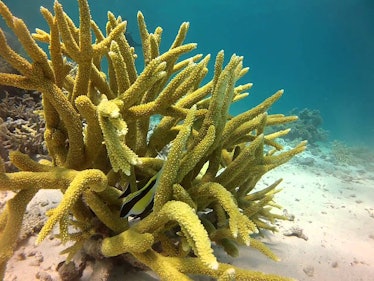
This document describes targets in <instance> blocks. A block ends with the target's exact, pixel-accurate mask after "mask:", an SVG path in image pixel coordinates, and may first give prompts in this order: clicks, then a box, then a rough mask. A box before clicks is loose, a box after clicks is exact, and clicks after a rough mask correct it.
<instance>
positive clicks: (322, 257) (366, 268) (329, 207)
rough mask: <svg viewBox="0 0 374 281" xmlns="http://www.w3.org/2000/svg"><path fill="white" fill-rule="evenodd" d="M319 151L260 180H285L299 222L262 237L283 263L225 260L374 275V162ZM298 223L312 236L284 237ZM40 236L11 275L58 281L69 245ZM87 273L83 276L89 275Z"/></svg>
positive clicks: (304, 271) (246, 257) (256, 266)
mask: <svg viewBox="0 0 374 281" xmlns="http://www.w3.org/2000/svg"><path fill="white" fill-rule="evenodd" d="M314 154H317V156H313V155H312V154H311V153H310V152H306V153H304V154H303V155H302V156H297V157H295V159H293V160H292V161H291V162H290V163H287V164H285V165H283V166H281V167H278V168H277V169H275V170H273V171H271V172H270V173H268V174H267V175H265V177H264V178H263V179H262V181H261V183H259V187H261V186H264V185H269V184H271V183H272V182H273V181H275V180H276V179H279V178H283V179H284V181H283V182H282V183H281V184H280V187H282V188H283V190H282V191H281V192H280V193H278V194H277V195H276V202H277V203H279V204H281V205H282V206H283V207H284V208H286V209H287V211H288V213H289V214H293V215H294V216H295V220H294V221H278V222H277V225H278V227H279V231H278V232H277V233H274V234H272V233H268V234H267V236H266V237H264V238H263V239H262V241H263V242H265V243H266V244H267V245H268V246H269V247H270V248H271V249H272V250H273V251H274V252H275V253H276V254H277V255H278V256H279V257H280V258H281V261H280V262H273V261H271V260H269V259H267V258H266V257H264V256H263V255H262V254H261V253H258V252H256V251H254V250H251V249H249V248H242V249H241V252H240V257H239V258H235V259H232V258H229V257H227V256H226V255H225V254H223V253H222V251H217V253H218V255H219V257H220V260H221V261H225V262H230V263H233V264H234V265H237V266H240V267H243V268H247V269H252V270H258V271H263V272H266V273H277V274H281V275H284V276H289V277H293V278H295V279H298V280H309V281H314V280H315V281H317V280H318V281H321V280H322V281H323V280H326V281H330V280H331V281H333V280H334V281H335V280H343V281H345V280H347V281H355V280H362V281H370V280H374V160H373V159H371V160H370V159H369V161H368V160H365V161H362V163H358V164H357V163H356V164H355V165H351V166H350V165H337V164H333V163H334V160H333V159H332V158H331V155H330V154H328V153H327V152H325V153H323V152H321V151H317V152H316V153H314ZM309 160H310V162H311V163H309ZM58 199H59V194H58V193H56V192H51V191H46V192H45V191H44V192H41V193H38V198H37V201H38V200H39V202H40V201H42V202H46V203H49V204H50V205H49V206H51V205H53V203H52V201H56V200H57V201H58ZM292 228H298V229H301V230H302V232H303V234H304V235H305V236H307V240H304V239H302V238H298V237H296V236H285V235H284V233H287V232H289V231H290V229H292ZM34 241H35V237H34V236H32V237H31V238H30V239H29V240H28V241H25V242H24V243H23V245H21V247H20V248H19V249H18V250H17V252H16V253H15V255H14V257H13V258H12V259H11V261H10V262H9V263H8V268H7V273H6V278H5V280H35V279H36V278H35V276H36V274H37V272H44V273H46V274H48V276H49V277H50V279H48V276H46V277H44V279H43V278H41V279H42V280H60V279H59V277H58V274H57V273H56V270H55V268H56V266H57V264H58V263H59V262H61V261H63V260H64V256H61V255H59V254H58V253H59V251H61V250H62V249H64V246H63V245H61V244H60V243H59V242H58V240H57V239H53V240H49V239H47V240H46V241H44V242H43V243H42V244H41V245H40V246H38V247H35V246H34ZM87 274H88V273H87V272H86V274H85V275H84V276H83V278H82V280H85V279H86V280H88V279H87V277H85V276H87ZM124 276H125V279H124ZM110 280H157V279H156V277H154V275H152V274H151V275H148V274H147V273H145V272H135V271H130V272H129V273H127V274H126V275H124V273H123V269H121V268H117V270H116V271H115V273H114V274H113V276H112V278H111V279H110Z"/></svg>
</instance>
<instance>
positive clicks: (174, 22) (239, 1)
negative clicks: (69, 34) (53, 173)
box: [3, 0, 374, 146]
mask: <svg viewBox="0 0 374 281" xmlns="http://www.w3.org/2000/svg"><path fill="white" fill-rule="evenodd" d="M3 2H4V3H6V4H7V5H8V6H9V8H10V9H11V10H12V11H13V12H14V14H15V15H16V16H18V17H20V18H23V19H24V20H25V21H26V23H27V24H28V26H29V28H30V29H31V30H32V31H33V30H34V29H35V28H36V27H38V28H42V29H46V28H47V26H46V24H45V21H44V19H43V18H42V16H41V15H40V13H39V8H40V6H44V7H47V8H48V9H52V6H53V1H52V0H33V1H24V0H23V1H21V0H6V1H3ZM60 2H61V3H62V4H63V6H64V9H65V10H66V11H67V13H68V14H70V15H71V16H72V17H73V18H74V19H76V20H77V19H78V9H77V1H76V0H61V1H60ZM89 4H90V7H91V12H92V17H93V18H94V19H95V21H96V22H97V23H98V24H99V25H100V27H101V28H104V24H105V23H106V20H107V11H108V10H110V11H112V12H114V13H115V15H121V16H122V18H124V19H126V20H128V31H129V32H130V34H131V36H132V37H133V39H134V41H135V42H140V37H139V35H138V30H137V22H136V13H137V11H138V10H141V11H142V12H143V14H144V16H145V19H146V22H147V25H148V29H149V30H150V32H152V31H153V30H154V29H155V28H156V27H157V26H161V27H162V28H163V30H164V32H163V43H162V46H163V48H164V50H165V49H167V48H169V46H170V44H171V42H172V40H173V39H174V36H175V34H176V32H177V30H178V28H179V25H180V24H181V23H182V22H183V21H189V22H190V31H189V35H188V37H187V39H188V42H197V43H198V49H197V51H196V52H198V53H202V54H208V53H211V54H212V55H213V57H214V56H215V54H216V53H217V52H218V51H219V50H221V49H223V50H225V54H226V58H228V57H229V56H231V54H232V53H236V54H238V55H243V56H244V58H245V60H244V63H245V65H246V66H249V67H250V69H251V70H250V73H249V75H246V77H245V79H246V80H249V81H244V80H243V82H242V83H245V82H253V83H254V87H253V88H252V89H251V91H250V97H249V98H247V99H245V100H244V101H242V102H240V103H237V104H234V105H233V107H232V114H236V113H239V112H243V111H245V110H248V109H249V108H251V107H253V106H255V105H257V104H258V103H259V102H260V101H262V100H263V99H265V98H267V97H268V96H270V95H271V94H273V93H274V92H275V91H276V90H278V89H282V88H283V89H285V95H284V96H283V98H282V99H281V100H280V101H279V102H278V103H277V104H276V105H275V106H274V107H273V108H272V109H271V111H272V113H284V114H286V113H288V112H290V111H291V110H292V109H294V108H298V109H300V110H301V109H304V108H308V109H310V110H318V111H319V112H320V114H321V116H322V119H323V124H322V128H323V129H325V130H327V131H328V139H329V140H334V139H338V140H340V141H343V142H345V143H348V144H350V145H359V146H370V145H371V144H372V143H373V141H374V110H373V108H374V51H373V50H374V1H372V0H345V1H340V0H304V1H300V0H283V1H279V0H236V1H227V0H226V1H223V0H215V1H212V0H205V1H201V0H190V1H170V0H169V1H165V0H162V1H151V0H136V1H135V0H132V1H130V0H108V1H92V0H91V1H90V3H89ZM140 52H141V50H140V48H139V49H138V50H137V53H138V54H140ZM212 61H213V60H212ZM138 63H139V69H141V67H142V60H141V58H139V59H138ZM211 63H212V62H211ZM210 75H212V73H210Z"/></svg>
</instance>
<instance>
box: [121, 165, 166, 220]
mask: <svg viewBox="0 0 374 281" xmlns="http://www.w3.org/2000/svg"><path fill="white" fill-rule="evenodd" d="M159 174H160V172H158V173H157V174H155V175H154V176H153V177H152V178H151V179H150V180H149V181H148V182H147V184H146V185H145V186H143V187H142V188H141V189H139V190H138V191H135V192H133V193H128V191H127V190H129V189H130V188H127V190H126V191H125V192H124V193H123V194H122V195H121V196H120V197H119V198H124V202H123V204H122V207H121V213H120V216H121V217H125V218H127V217H129V216H136V217H138V216H140V215H141V214H143V213H145V212H147V211H150V210H152V207H153V197H154V195H155V192H156V187H157V179H158V175H159Z"/></svg>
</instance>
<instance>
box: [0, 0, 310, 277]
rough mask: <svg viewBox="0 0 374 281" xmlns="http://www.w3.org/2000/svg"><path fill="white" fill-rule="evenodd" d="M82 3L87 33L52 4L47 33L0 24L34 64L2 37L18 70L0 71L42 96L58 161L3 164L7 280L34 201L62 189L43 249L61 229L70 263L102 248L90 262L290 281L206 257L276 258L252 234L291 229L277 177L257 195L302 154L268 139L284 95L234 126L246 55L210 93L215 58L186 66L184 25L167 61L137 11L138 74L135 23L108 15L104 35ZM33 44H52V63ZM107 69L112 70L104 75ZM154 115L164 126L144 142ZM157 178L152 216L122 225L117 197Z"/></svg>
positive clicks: (280, 119)
mask: <svg viewBox="0 0 374 281" xmlns="http://www.w3.org/2000/svg"><path fill="white" fill-rule="evenodd" d="M78 3H79V11H80V22H79V24H80V25H79V27H77V26H76V25H75V24H74V22H73V21H72V20H71V19H70V18H69V17H68V15H67V14H66V13H65V12H64V11H63V7H62V6H61V4H60V3H58V2H57V1H56V2H55V4H54V14H52V12H50V11H48V10H46V9H44V8H41V13H42V15H43V16H44V18H45V19H46V21H47V23H48V25H49V27H50V32H46V31H43V30H37V33H36V34H33V35H31V34H30V33H29V31H28V29H27V27H26V25H25V24H24V22H23V21H22V20H21V19H19V18H16V17H15V16H13V15H12V14H11V12H10V11H9V9H8V8H7V6H6V5H5V4H4V3H3V2H2V1H0V14H1V16H2V17H3V18H4V20H5V22H6V23H7V25H8V26H9V28H10V29H11V30H12V31H13V32H14V34H15V35H16V36H17V37H18V38H19V40H20V42H21V44H22V45H23V47H24V49H25V52H26V53H27V55H28V56H27V58H26V57H22V56H21V55H20V54H18V53H17V52H15V51H14V50H13V49H12V48H11V47H10V46H9V45H8V44H7V41H6V38H5V36H4V34H3V32H0V55H1V57H3V58H4V60H6V61H7V62H8V63H9V64H10V65H12V67H14V68H15V69H16V70H17V71H18V72H19V74H10V73H0V84H3V85H6V86H16V87H19V88H23V89H26V90H36V91H38V92H40V93H41V94H42V98H43V114H44V119H45V131H44V139H45V143H46V147H47V149H48V154H49V156H50V159H51V160H50V161H47V160H43V161H39V162H37V161H34V160H33V159H31V158H30V157H28V156H27V155H25V154H22V153H21V152H12V153H11V154H10V160H11V162H12V163H13V165H15V166H16V167H17V168H18V169H19V172H14V173H5V172H4V168H3V167H2V173H1V174H0V190H12V191H14V192H16V195H15V196H14V197H13V198H12V199H10V200H9V201H8V202H7V204H6V207H5V209H4V210H3V211H2V213H1V214H0V276H3V275H4V272H5V268H6V263H7V260H8V259H9V258H10V257H11V256H12V254H13V252H14V249H15V246H16V241H17V235H18V234H19V232H20V229H21V226H22V221H23V217H24V213H25V209H26V206H27V204H28V203H29V202H30V200H31V199H32V198H33V197H34V195H35V194H36V192H37V191H38V190H41V189H51V188H54V189H59V190H61V192H62V193H63V199H62V200H61V202H60V203H59V205H58V206H57V207H56V208H55V209H52V210H49V211H48V213H47V215H48V219H47V222H46V223H45V225H44V226H43V228H42V229H41V230H40V232H39V234H38V237H37V242H38V243H41V242H42V241H43V239H45V238H46V237H47V235H48V234H49V233H50V232H51V230H52V229H53V227H54V226H55V225H57V224H58V225H59V237H60V239H61V240H62V241H72V242H73V243H72V246H70V247H69V248H67V249H66V250H65V251H64V253H66V254H67V255H68V256H67V261H70V260H71V259H73V258H74V256H75V255H76V253H77V252H79V251H81V250H82V249H83V248H84V245H86V244H87V243H89V242H90V241H91V240H95V241H98V243H95V245H96V246H95V247H96V250H92V249H91V252H95V251H96V252H98V254H97V256H100V257H107V258H109V257H112V256H117V255H121V254H125V255H129V254H130V255H131V256H133V257H135V258H136V259H137V260H138V261H139V262H141V263H143V264H145V265H146V266H148V267H149V268H151V269H152V270H154V271H155V272H156V273H157V274H158V275H159V277H160V278H161V279H162V280H176V279H180V280H190V277H189V274H201V275H208V276H211V277H213V278H216V279H219V280H226V279H227V280H228V279H230V280H232V279H235V280H291V279H290V278H286V277H281V276H275V275H271V274H264V273H261V272H255V271H250V270H243V269H240V268H237V267H235V266H232V265H229V264H224V263H220V262H219V261H217V258H216V257H215V256H214V254H213V250H212V248H211V243H216V244H217V245H220V246H222V247H223V248H224V249H225V250H226V251H227V253H228V254H231V255H237V253H238V249H237V245H240V244H243V245H247V246H252V247H254V248H256V249H258V250H259V251H260V252H262V253H263V254H265V255H267V256H268V257H269V258H272V259H274V260H277V259H278V258H277V257H276V256H275V255H274V254H273V253H272V252H271V251H270V249H268V248H267V247H266V246H265V245H264V244H262V243H261V242H260V241H258V240H256V239H255V238H253V237H251V235H252V234H254V233H257V232H259V231H261V230H266V229H269V230H275V228H274V226H273V223H274V220H275V219H277V218H279V219H285V217H284V216H280V215H276V214H274V213H272V212H271V209H272V207H275V208H277V207H278V206H277V205H276V204H275V203H274V202H273V197H274V195H275V194H276V193H277V192H278V190H277V189H276V187H277V186H278V184H279V183H280V180H279V181H277V182H275V183H274V184H272V185H270V186H269V187H267V188H265V189H263V190H254V189H255V186H256V183H257V181H258V180H259V179H260V178H261V177H262V175H263V174H265V173H266V172H267V171H269V170H271V169H273V168H275V167H277V166H279V165H281V164H282V163H284V162H286V161H288V160H289V159H290V158H292V157H293V156H294V155H295V154H297V153H300V152H302V151H303V150H304V149H305V145H306V143H305V142H301V143H300V144H299V145H297V146H296V147H295V148H293V149H291V150H288V151H283V150H282V146H281V145H280V144H278V143H277V142H276V138H277V137H280V136H283V135H285V134H287V133H288V130H282V131H277V132H274V133H272V134H265V133H264V132H265V128H267V127H269V126H273V125H279V124H284V123H287V122H290V121H293V120H296V119H297V117H295V116H289V117H286V116H283V115H281V114H276V115H268V114H267V110H268V108H269V107H270V106H271V105H272V104H273V103H274V102H276V101H277V100H278V99H279V98H280V97H281V96H282V94H283V90H280V91H278V92H276V93H275V94H274V95H273V96H271V97H269V98H268V99H266V100H265V101H263V102H262V103H261V104H259V105H258V106H256V107H254V108H252V109H250V110H248V111H246V112H244V113H242V114H240V115H238V116H235V117H232V118H231V117H230V116H229V113H228V112H229V107H230V105H231V103H233V102H236V101H238V100H240V99H242V98H244V97H246V96H247V94H246V93H245V91H247V90H248V89H250V88H251V84H243V85H237V81H238V80H239V79H240V78H242V77H243V76H244V75H245V74H246V73H247V71H248V68H244V67H243V58H242V57H240V56H237V55H233V56H232V57H231V58H230V59H229V61H228V63H227V64H226V65H224V53H223V52H222V51H221V52H219V53H218V55H217V56H216V59H215V65H214V73H213V78H212V79H211V80H210V81H209V82H207V83H205V84H203V81H204V78H205V76H206V74H207V72H208V69H207V66H208V62H209V60H210V55H207V56H205V57H203V56H202V55H195V56H192V57H189V58H187V59H184V60H181V61H180V60H179V59H180V57H181V56H182V55H186V54H187V53H189V52H191V51H192V50H194V49H195V48H196V44H185V43H184V40H185V37H186V33H187V30H188V27H189V24H188V23H183V24H182V25H181V27H180V29H179V32H178V34H177V36H176V38H175V40H174V42H173V43H172V45H171V46H170V48H169V50H167V51H166V52H164V53H161V52H160V42H161V35H162V29H161V28H159V27H158V28H156V30H155V31H154V33H149V31H148V29H147V27H146V24H145V21H144V18H143V15H142V14H141V13H139V14H138V25H139V29H140V34H141V39H142V50H143V57H144V62H145V67H144V70H143V71H142V72H140V73H138V71H137V69H136V68H135V63H134V62H135V59H136V58H137V56H136V54H135V51H134V48H132V47H131V46H130V45H129V43H128V41H127V39H126V37H125V29H126V22H124V21H122V19H121V17H117V18H116V17H115V16H114V15H113V14H112V13H108V23H107V26H106V32H105V35H104V33H103V32H102V31H101V30H100V29H99V28H98V26H97V25H96V24H95V22H94V21H93V20H92V19H91V16H90V10H89V6H88V2H87V0H79V1H78ZM92 34H93V35H94V38H92V37H93V36H92ZM93 39H94V41H93ZM38 41H39V42H43V43H46V44H48V46H49V54H48V55H47V54H46V53H45V52H44V51H43V49H42V48H40V47H39V45H38V43H37V42H38ZM92 42H94V43H92ZM103 60H107V61H108V69H103V68H102V64H101V62H102V61H103ZM72 62H74V63H75V65H76V69H75V70H74V72H73V71H72ZM154 116H161V119H160V121H159V123H158V124H157V125H156V127H155V128H154V130H153V131H152V132H151V133H149V127H150V122H151V118H153V117H154ZM165 147H168V148H170V149H169V151H168V154H167V156H166V157H164V158H160V157H158V153H159V152H160V151H162V150H163V149H164V148H165ZM1 164H3V163H1ZM155 175H157V176H156V177H157V179H156V183H155V188H156V191H155V196H154V205H153V209H152V210H147V211H146V212H145V213H143V214H142V216H141V217H140V218H138V219H134V218H131V217H130V218H127V217H126V218H121V217H120V215H119V214H120V209H121V205H122V203H123V200H122V199H120V195H121V194H122V193H123V192H124V191H126V192H129V193H134V192H136V191H137V190H140V189H141V188H142V187H143V186H144V185H145V184H146V183H147V182H148V181H149V180H150V179H152V178H154V177H155ZM71 226H73V227H71ZM98 237H99V239H98Z"/></svg>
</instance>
